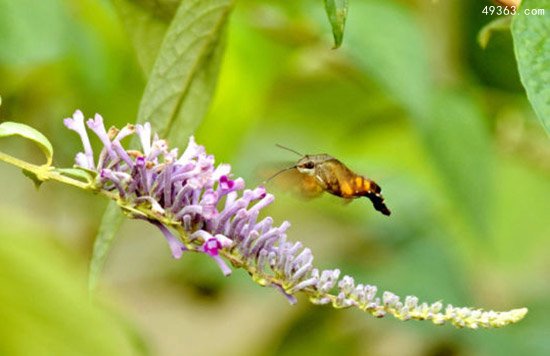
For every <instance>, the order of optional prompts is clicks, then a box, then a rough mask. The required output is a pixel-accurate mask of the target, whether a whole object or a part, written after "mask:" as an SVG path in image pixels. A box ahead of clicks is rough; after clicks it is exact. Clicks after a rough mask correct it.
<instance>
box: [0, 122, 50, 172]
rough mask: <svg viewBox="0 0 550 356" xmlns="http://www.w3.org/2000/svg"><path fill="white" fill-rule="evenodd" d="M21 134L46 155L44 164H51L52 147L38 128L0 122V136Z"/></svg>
mask: <svg viewBox="0 0 550 356" xmlns="http://www.w3.org/2000/svg"><path fill="white" fill-rule="evenodd" d="M16 135H17V136H21V137H24V138H26V139H29V140H31V141H33V142H34V143H36V144H37V145H38V147H40V149H41V150H42V152H44V155H45V156H46V164H44V165H45V166H51V164H52V158H53V147H52V144H51V143H50V141H48V139H47V138H46V136H44V135H43V134H42V133H40V132H39V131H38V130H36V129H33V128H32V127H30V126H27V125H24V124H20V123H17V122H9V121H6V122H3V123H1V124H0V137H8V136H16Z"/></svg>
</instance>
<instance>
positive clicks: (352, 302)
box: [64, 111, 527, 328]
mask: <svg viewBox="0 0 550 356" xmlns="http://www.w3.org/2000/svg"><path fill="white" fill-rule="evenodd" d="M64 123H65V125H66V126H67V127H68V128H69V129H71V130H73V131H76V132H77V133H78V134H79V135H80V138H81V139H82V143H83V145H84V152H83V153H82V152H80V153H78V154H77V156H76V164H77V165H78V166H80V167H83V168H86V169H88V170H94V171H95V172H96V173H97V177H96V179H95V181H94V182H93V184H94V186H93V187H91V189H93V190H94V191H95V192H100V193H103V194H105V195H107V196H109V197H110V198H111V199H113V200H115V201H116V202H117V203H118V204H119V205H120V206H121V207H122V208H123V209H124V211H125V213H126V214H127V215H128V216H129V217H131V218H136V219H143V220H146V221H148V222H149V223H151V224H153V225H155V226H156V227H158V228H159V229H160V231H161V232H162V234H163V235H164V237H165V239H166V241H167V243H168V246H169V247H170V250H171V252H172V256H174V258H176V259H178V258H180V257H181V256H182V254H183V252H184V251H190V252H198V253H203V254H206V255H208V256H209V257H210V258H212V259H213V260H214V261H215V262H216V263H217V264H218V266H219V268H220V269H221V271H222V273H223V274H224V275H226V276H228V275H230V274H231V269H230V268H229V266H228V264H227V263H226V260H227V261H230V262H231V264H232V265H233V266H234V267H238V268H243V269H245V270H246V271H247V272H248V273H249V274H250V275H251V276H252V278H253V280H254V281H256V282H257V283H258V284H260V285H262V286H270V287H272V288H274V289H277V290H278V291H280V292H281V293H282V294H283V295H284V296H285V298H286V299H287V300H288V301H289V302H290V303H291V304H295V303H296V301H297V300H296V297H295V296H294V294H296V293H298V292H301V293H303V294H305V295H306V296H307V297H308V298H309V300H310V301H311V302H312V303H315V304H332V306H333V307H335V308H349V307H356V308H358V309H360V310H363V311H366V312H368V313H370V314H372V315H374V316H376V317H382V316H384V315H393V316H395V317H396V318H398V319H400V320H410V319H416V320H431V321H432V322H433V323H435V324H437V325H440V324H443V323H445V322H450V323H452V324H454V325H456V326H459V327H469V328H479V327H484V328H490V327H500V326H504V325H507V324H510V323H514V322H517V321H519V320H521V319H522V318H523V317H524V316H525V314H526V313H527V309H525V308H522V309H515V310H510V311H507V312H494V311H482V310H481V309H473V308H472V309H470V308H457V307H453V306H452V305H448V306H446V307H444V306H443V304H442V303H440V302H436V303H433V304H428V303H419V302H418V298H416V297H413V296H408V297H406V298H405V299H404V300H400V298H399V297H398V296H396V295H395V294H393V293H390V292H383V293H382V296H377V292H378V289H377V288H376V287H375V286H371V285H368V284H355V280H354V279H353V278H351V277H350V276H343V277H341V276H340V274H341V273H340V270H339V269H332V270H324V271H320V270H318V269H317V268H314V266H313V254H312V252H311V250H310V249H308V248H306V247H304V246H302V244H301V243H299V242H296V243H294V242H291V241H287V235H286V231H287V229H288V228H289V227H290V223H288V222H287V221H284V222H283V223H282V224H280V225H274V222H273V219H272V218H271V217H269V216H267V217H263V216H262V211H263V209H264V208H266V207H267V206H269V205H270V204H271V203H272V202H273V201H274V199H275V197H274V196H273V195H272V194H268V193H267V192H266V190H265V188H264V187H262V186H260V187H257V188H254V189H246V190H245V184H244V180H243V179H242V178H235V179H233V178H232V175H231V166H230V165H228V164H219V165H217V166H216V165H215V161H214V156H212V155H208V154H206V152H205V149H204V147H202V146H200V145H198V144H197V143H196V142H195V139H194V138H193V137H190V138H189V143H188V145H187V148H186V149H185V150H184V152H183V154H182V155H181V156H179V158H178V151H177V149H169V147H168V145H167V143H166V141H165V140H162V139H160V138H159V137H158V136H157V135H156V134H153V133H152V131H151V125H150V124H149V123H145V124H143V125H136V126H135V128H134V127H133V126H132V125H128V126H126V127H125V128H123V129H122V130H120V131H117V130H116V129H114V128H113V129H110V130H109V131H107V130H106V129H105V127H104V125H103V118H102V117H101V116H100V115H96V116H95V118H94V119H93V120H88V122H87V125H88V127H89V128H90V129H91V130H92V131H93V132H94V133H95V134H96V135H97V136H98V137H99V139H100V140H101V142H102V143H103V146H104V147H103V149H102V150H101V152H100V154H99V155H98V158H97V161H96V162H97V165H94V156H93V152H92V149H91V146H90V142H89V139H88V134H87V132H86V127H85V125H84V116H83V115H82V113H81V112H80V111H76V112H75V113H74V115H73V118H68V119H65V121H64ZM132 134H136V135H137V136H138V137H139V141H140V142H141V151H139V150H128V149H126V148H124V147H123V145H122V144H121V140H122V139H123V138H124V137H127V136H130V135H132ZM171 231H177V232H178V236H175V235H174V234H173V233H172V232H171ZM224 258H225V259H226V260H224Z"/></svg>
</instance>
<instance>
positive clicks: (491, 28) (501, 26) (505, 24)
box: [477, 16, 513, 48]
mask: <svg viewBox="0 0 550 356" xmlns="http://www.w3.org/2000/svg"><path fill="white" fill-rule="evenodd" d="M512 17H513V16H503V17H499V18H497V19H496V20H493V21H491V22H489V23H488V24H487V25H485V26H483V28H482V29H481V30H480V31H479V33H478V35H477V42H478V43H479V45H480V46H481V48H485V47H487V43H489V40H490V39H491V35H492V34H493V32H495V31H507V30H509V29H510V25H511V24H512Z"/></svg>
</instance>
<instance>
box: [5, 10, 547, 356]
mask: <svg viewBox="0 0 550 356" xmlns="http://www.w3.org/2000/svg"><path fill="white" fill-rule="evenodd" d="M204 3H205V4H206V3H209V2H204ZM188 4H189V5H190V6H191V5H194V6H200V5H201V4H202V3H201V2H199V1H190V2H189V3H188ZM489 4H491V3H490V2H489V1H481V2H480V1H474V0H472V1H466V2H463V1H457V0H453V1H445V2H443V1H440V2H426V1H398V0H393V1H385V2H383V1H362V2H352V3H351V4H350V8H349V13H348V15H349V18H348V20H347V25H346V31H345V36H344V40H343V44H342V47H341V48H340V49H338V50H336V51H335V50H332V49H331V48H332V45H333V42H332V41H333V39H332V34H331V28H330V25H329V22H328V21H327V18H326V17H327V16H326V13H325V10H324V9H323V4H322V3H321V2H319V1H312V0H302V1H294V2H288V3H286V2H283V3H273V2H267V1H260V0H249V1H240V2H237V3H236V4H235V5H234V6H235V7H234V9H233V12H232V13H231V14H230V21H229V23H228V28H227V34H226V36H227V39H226V42H225V43H226V51H225V55H224V56H223V58H221V70H220V73H219V78H217V76H216V74H215V73H216V71H217V70H216V68H215V67H216V66H215V65H214V67H213V68H214V71H213V72H212V73H214V74H212V76H210V77H209V78H210V81H207V82H206V83H207V85H205V87H206V89H204V88H205V87H203V89H202V90H205V91H208V90H211V89H212V88H213V83H214V82H215V80H214V81H212V79H217V82H218V83H217V89H216V93H215V95H214V100H213V104H212V106H211V107H210V111H209V112H208V114H207V116H206V118H205V119H204V120H202V122H200V126H199V127H198V129H197V131H196V136H197V140H198V142H200V143H202V144H204V145H205V146H206V147H207V150H208V151H210V152H211V153H213V154H215V155H216V157H217V159H218V160H219V161H225V162H230V163H231V164H232V166H233V169H234V172H235V174H237V175H240V176H243V177H245V179H246V180H247V182H248V183H249V184H251V185H254V184H259V183H260V182H261V181H262V180H263V177H262V171H263V170H264V169H265V168H266V167H269V166H271V165H272V164H273V163H276V162H282V161H292V160H294V159H296V157H294V156H293V155H291V154H289V153H288V152H285V151H281V150H279V149H277V148H276V147H275V146H274V145H275V144H276V143H280V144H284V145H286V146H289V147H292V148H295V149H296V150H298V151H303V152H305V153H321V152H326V153H329V154H331V155H333V156H335V157H338V158H339V159H341V160H342V161H343V162H345V163H346V164H347V165H349V166H350V167H351V168H353V169H354V170H355V171H357V172H359V173H363V174H364V175H366V176H368V177H370V178H372V179H374V180H375V181H377V182H378V183H379V184H380V185H381V186H382V188H383V192H384V196H385V197H386V201H387V203H388V205H389V207H390V208H391V209H392V212H393V214H392V216H391V217H390V218H386V217H384V216H382V215H379V214H377V213H376V212H375V211H373V210H372V208H371V206H370V204H369V202H368V201H355V202H353V203H352V204H349V205H348V206H343V205H342V204H341V202H340V201H339V200H338V199H337V198H334V197H330V196H326V197H322V198H320V199H318V200H313V201H307V202H305V201H302V200H299V199H295V198H294V197H292V196H288V195H286V194H285V192H284V189H280V188H279V187H278V186H277V184H276V182H274V183H273V184H272V185H271V186H270V187H269V188H270V190H272V191H273V192H274V193H275V194H276V196H277V201H276V203H275V204H274V205H273V206H272V208H271V210H270V212H269V213H270V214H271V215H273V216H274V218H275V220H276V221H282V220H283V219H288V220H290V221H291V222H292V224H293V227H292V228H291V229H290V233H289V238H290V239H292V240H300V241H303V242H304V244H306V245H307V246H309V247H310V248H312V250H313V252H314V255H315V256H316V260H315V261H316V264H317V266H319V267H321V268H330V267H339V268H341V269H342V270H343V271H344V272H345V273H347V274H351V275H354V276H355V277H356V279H357V280H359V281H361V282H365V283H371V284H376V285H378V286H379V288H381V289H387V290H392V291H394V292H396V293H398V294H400V295H407V294H414V295H417V296H418V297H420V298H421V299H424V300H428V301H435V300H438V299H440V298H443V299H444V300H445V302H449V303H452V304H454V305H475V306H480V307H485V308H494V309H497V310H498V309H500V310H504V309H509V308H513V307H522V306H527V307H529V309H530V313H529V314H528V316H527V318H526V319H525V320H524V321H522V322H521V323H519V324H518V325H514V326H511V327H507V328H505V329H502V330H492V331H477V332H474V331H463V330H455V329H453V328H449V327H445V328H437V327H434V326H433V325H430V324H423V323H416V322H409V323H401V322H398V321H395V320H390V319H388V320H375V319H372V318H370V317H369V316H367V315H364V314H362V313H359V312H356V311H352V310H349V311H347V310H346V311H341V310H331V309H329V308H321V307H314V306H311V305H309V304H308V303H307V302H306V301H305V300H300V301H299V303H298V305H297V306H295V307H292V308H290V307H289V306H288V305H287V302H286V300H284V298H282V297H280V296H279V295H277V294H276V293H273V292H272V291H271V290H268V289H261V288H258V287H257V286H256V285H255V284H253V283H251V281H250V280H249V278H248V277H247V276H246V275H244V274H242V273H240V272H239V271H236V272H235V273H234V275H232V276H231V277H230V278H228V279H225V278H223V277H222V276H220V275H219V274H218V271H217V270H216V268H215V266H212V263H211V261H209V260H208V259H204V258H202V259H201V258H200V256H186V257H185V258H184V259H182V260H181V261H172V260H171V259H170V254H169V251H168V249H167V248H166V246H165V244H164V241H163V238H162V236H160V234H159V233H158V232H157V231H155V230H154V229H152V228H144V225H143V223H140V222H137V221H132V222H128V223H125V224H124V225H123V227H122V230H121V232H120V233H119V234H118V235H119V236H118V238H117V241H116V242H115V243H114V244H113V250H112V252H111V254H110V256H109V258H108V260H107V264H106V271H105V272H104V275H103V279H102V280H101V281H100V292H101V293H100V298H101V299H103V300H105V298H108V299H109V300H110V303H109V305H110V306H109V308H105V307H103V306H102V305H101V303H99V305H95V306H94V305H90V303H89V302H88V300H87V295H86V276H85V274H84V273H80V272H82V270H83V269H84V267H83V266H85V265H86V264H87V263H88V260H89V258H90V255H91V251H92V248H91V246H92V241H93V238H94V236H95V235H96V233H97V229H98V226H99V221H100V218H101V214H102V212H103V210H104V204H105V203H104V202H102V201H100V199H98V198H97V197H93V196H89V195H86V194H82V193H81V192H78V191H76V190H74V189H72V188H67V187H62V186H59V185H45V186H43V187H41V190H40V191H38V192H36V191H35V190H34V188H33V186H32V185H31V184H29V182H28V180H26V179H24V178H23V177H22V176H21V175H20V173H19V172H17V171H16V170H14V169H13V168H12V167H9V166H7V165H4V164H2V165H0V171H1V173H0V194H1V196H2V199H1V200H0V216H2V217H3V218H2V220H0V227H1V228H0V235H1V237H2V239H1V240H0V241H1V243H0V271H2V272H0V282H1V283H2V288H1V289H0V290H1V292H0V316H1V319H2V323H1V324H2V325H1V326H0V353H1V354H10V355H13V354H15V355H26V354H29V353H32V354H71V353H73V354H74V353H79V354H86V353H90V354H92V353H93V354H122V353H124V352H126V353H133V354H135V353H147V352H149V353H152V354H162V355H179V354H181V353H182V352H183V351H182V350H185V351H186V352H187V353H188V354H198V355H209V354H222V353H223V354H239V355H242V354H244V355H246V354H287V355H294V354H303V353H306V352H315V353H316V354H327V355H329V354H337V353H345V354H352V355H381V354H400V355H439V354H446V355H448V354H451V355H452V354H454V355H502V354H518V353H520V352H521V353H528V354H532V355H545V354H548V353H549V352H550V341H548V340H550V338H549V336H550V334H549V331H548V330H550V323H549V322H548V320H550V308H549V307H548V305H547V304H548V303H547V300H548V297H549V296H550V283H548V278H547V274H548V272H549V268H550V266H549V265H548V256H547V251H548V250H549V248H550V240H549V239H548V236H550V227H549V225H548V211H549V210H550V184H549V183H550V179H549V178H550V144H549V142H548V137H547V135H546V133H545V132H544V131H543V129H542V127H541V126H540V125H539V123H538V122H537V120H536V118H535V114H534V112H533V111H532V110H531V109H530V106H529V103H528V101H527V99H526V95H525V94H524V92H523V90H522V89H521V86H520V83H519V80H518V78H519V77H518V73H517V69H516V61H515V59H514V53H513V44H512V36H511V35H510V34H509V33H508V32H499V33H496V34H495V35H493V37H492V38H491V40H490V41H489V43H488V46H487V48H486V49H481V48H479V46H478V44H477V40H476V36H477V33H478V32H479V30H480V29H481V28H482V27H483V26H484V25H485V24H486V23H488V22H489V21H491V20H492V19H494V18H495V17H491V16H486V15H483V14H482V13H481V11H482V9H483V7H484V6H486V5H489ZM177 10H178V1H176V0H162V1H148V0H141V1H129V0H114V1H113V2H112V3H111V2H108V1H92V0H65V1H63V0H48V1H30V0H26V1H18V2H14V1H9V0H0V95H2V107H1V108H0V118H1V120H2V121H4V120H6V121H8V120H9V121H18V122H25V123H27V124H29V125H31V126H33V127H36V128H37V129H39V130H40V131H41V132H44V133H45V134H46V136H47V137H48V138H49V139H50V140H51V142H52V143H53V145H54V149H55V152H56V153H55V157H54V159H55V160H56V162H55V163H56V165H58V166H70V165H71V164H72V160H73V156H74V154H75V152H77V151H78V150H79V149H80V147H79V142H78V139H77V137H75V136H76V135H71V134H68V131H67V130H65V129H64V128H63V127H62V120H61V119H62V118H63V117H67V116H70V115H71V114H72V112H73V111H74V110H75V109H76V108H80V109H82V110H83V111H84V113H85V114H86V115H87V116H92V115H93V113H95V112H99V113H101V114H102V115H103V116H104V117H105V119H106V121H107V123H109V124H112V125H123V124H125V123H126V122H135V121H136V119H137V118H139V119H140V120H143V119H151V118H152V117H154V116H155V115H154V114H155V113H160V112H162V111H155V110H153V111H151V112H150V113H149V114H147V115H144V111H142V110H144V109H143V105H146V104H147V100H151V101H153V100H154V98H155V95H157V92H159V91H162V90H167V91H168V92H170V91H171V90H175V91H179V92H180V99H181V100H183V101H185V100H187V99H186V98H191V99H192V101H193V102H194V103H200V102H201V100H202V101H203V104H202V105H203V106H200V105H199V104H193V105H195V106H194V108H202V110H203V111H200V112H198V113H197V112H195V111H193V110H190V111H186V112H188V113H193V114H190V116H187V117H186V120H197V121H196V122H195V124H197V125H198V124H199V120H200V116H202V115H203V113H204V112H205V111H204V110H206V103H208V101H209V100H208V97H206V96H202V95H198V96H196V97H195V98H193V97H188V96H187V95H188V93H189V91H188V90H191V88H197V87H196V86H194V85H189V86H187V87H186V86H184V85H183V84H182V83H193V82H194V79H193V78H197V76H196V73H195V74H194V75H191V77H185V76H184V77H177V75H182V73H183V74H185V73H189V68H192V67H193V66H192V65H190V66H186V65H185V64H180V66H176V67H175V68H174V69H175V70H176V77H173V76H169V78H179V79H181V78H184V79H181V80H176V81H175V84H173V83H172V84H171V83H170V82H169V80H168V79H165V78H163V77H162V75H161V74H165V73H160V72H157V73H156V72H155V66H156V65H157V62H156V61H155V58H157V54H158V53H161V52H162V51H163V50H167V49H169V47H168V45H169V44H167V43H162V38H163V37H164V35H165V34H166V33H168V32H169V31H170V30H171V29H173V30H177V29H176V25H170V21H171V20H172V19H173V18H174V16H177V15H176V13H177ZM547 16H548V15H546V16H545V17H542V18H537V19H535V20H537V21H539V20H540V21H542V22H541V23H542V24H543V26H548V21H547ZM523 20H525V18H524V19H523ZM527 20H528V19H527ZM516 26H519V24H516ZM167 31H168V32H167ZM189 31H190V30H189ZM176 32H177V31H176ZM182 33H183V35H181V37H177V39H178V40H181V41H183V42H185V40H186V34H188V33H187V30H183V32H182ZM178 48H179V47H178ZM205 48H207V49H208V50H207V52H209V51H210V50H212V47H209V46H206V47H205ZM179 54H180V55H181V56H184V57H185V56H188V57H191V58H194V60H195V61H196V60H197V58H195V57H193V56H194V55H195V54H194V52H193V53H191V52H189V53H179ZM547 55H548V54H547V53H545V56H547ZM204 58H213V57H210V56H208V55H207V56H206V57H204ZM204 58H203V57H201V58H199V60H200V61H202V60H203V59H204ZM176 62H177V61H176ZM177 63H179V62H177ZM187 63H193V59H192V60H190V61H188V62H187ZM157 70H158V68H157ZM178 71H179V72H178ZM191 72H192V71H191ZM546 73H547V72H546ZM155 75H156V76H157V77H156V79H154V81H155V85H153V84H151V83H152V81H153V78H155ZM148 78H150V79H151V81H150V82H148V83H147V86H148V87H147V89H146V86H145V85H146V82H147V79H148ZM185 78H188V79H185ZM189 78H190V79H189ZM198 78H200V76H199V77H198ZM541 78H546V77H541ZM178 83H179V84H178ZM197 83H198V82H197ZM208 83H209V84H208ZM174 87H175V88H174ZM208 88H210V89H208ZM193 90H197V89H193ZM528 90H529V89H528ZM144 92H145V93H146V95H145V96H143V93H144ZM200 92H201V91H199V93H200ZM149 104H151V103H149ZM149 104H147V105H149ZM157 104H158V103H157ZM140 105H141V107H140ZM152 107H154V106H152ZM158 107H159V108H160V109H159V110H166V109H167V108H166V107H163V106H162V105H160V106H158ZM178 108H181V106H179V107H178ZM138 112H139V114H138ZM159 115H160V114H159ZM160 116H162V117H160V118H159V119H163V118H164V117H165V116H164V115H160ZM186 125H187V124H186ZM190 127H191V126H186V128H187V129H189V128H190ZM159 129H161V128H160V127H159ZM186 132H187V131H186ZM172 135H174V136H173V137H172V141H171V143H172V144H174V145H176V146H181V145H183V144H184V142H181V140H182V136H185V135H186V134H184V133H182V132H180V131H179V130H175V131H173V133H172ZM0 148H1V149H2V150H6V151H9V152H12V153H13V154H14V155H18V156H20V157H22V158H28V159H30V160H32V159H33V157H35V156H38V154H39V151H38V150H37V149H36V148H34V147H30V145H27V144H26V143H22V142H21V141H19V140H17V139H11V138H10V139H3V140H2V141H0ZM40 158H41V157H40ZM74 270H76V271H77V272H74ZM78 271H80V272H78ZM73 272H74V273H73ZM103 293H104V294H103ZM113 296H115V297H113ZM113 310H120V312H116V313H113V312H112V311H113ZM119 313H120V314H124V315H127V317H126V318H127V319H128V320H130V321H125V320H123V319H122V318H121V317H113V315H118V314H119ZM128 323H129V324H128ZM129 325H132V326H129ZM133 328H136V329H137V330H139V331H138V332H136V331H134V330H133ZM137 335H141V336H142V337H143V338H144V339H145V341H144V342H145V343H146V344H147V345H148V346H147V347H145V346H143V344H141V342H142V341H141V339H140V337H141V336H137ZM29 340H32V342H31V341H29ZM64 340H65V342H63V341H64ZM213 340H215V342H213Z"/></svg>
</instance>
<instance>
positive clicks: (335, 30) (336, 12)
mask: <svg viewBox="0 0 550 356" xmlns="http://www.w3.org/2000/svg"><path fill="white" fill-rule="evenodd" d="M325 10H326V11H327V15H328V19H329V21H330V26H331V27H332V35H333V36H334V48H335V49H336V48H338V47H340V46H341V45H342V40H343V39H344V28H345V26H346V18H347V16H348V0H325Z"/></svg>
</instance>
